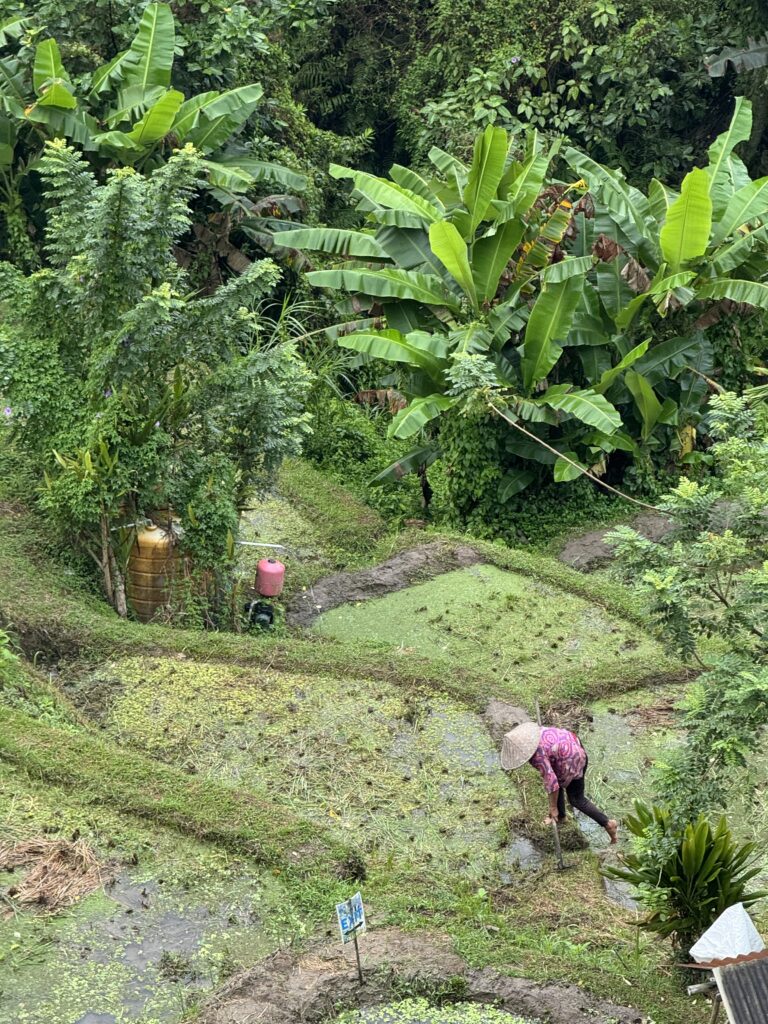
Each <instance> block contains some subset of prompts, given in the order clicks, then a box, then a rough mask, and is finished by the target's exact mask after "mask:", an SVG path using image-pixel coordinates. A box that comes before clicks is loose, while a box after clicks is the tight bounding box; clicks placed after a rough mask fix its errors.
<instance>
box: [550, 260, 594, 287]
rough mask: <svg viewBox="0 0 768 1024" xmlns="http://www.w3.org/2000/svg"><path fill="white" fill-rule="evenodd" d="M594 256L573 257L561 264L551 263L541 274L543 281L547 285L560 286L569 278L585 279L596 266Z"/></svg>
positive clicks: (561, 261)
mask: <svg viewBox="0 0 768 1024" xmlns="http://www.w3.org/2000/svg"><path fill="white" fill-rule="evenodd" d="M594 264H595V261H594V259H593V258H592V256H573V257H568V258H566V259H564V260H560V262H559V263H551V264H550V265H549V266H548V267H546V268H545V269H544V270H542V272H541V280H542V281H544V282H545V283H546V284H559V283H560V281H567V280H568V278H569V277H584V275H585V274H588V273H589V271H590V270H591V269H592V267H593V266H594Z"/></svg>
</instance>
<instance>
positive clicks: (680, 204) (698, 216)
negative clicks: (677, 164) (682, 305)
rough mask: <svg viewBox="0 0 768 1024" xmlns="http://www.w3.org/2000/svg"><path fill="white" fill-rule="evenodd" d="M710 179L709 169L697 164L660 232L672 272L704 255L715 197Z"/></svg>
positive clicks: (662, 248) (687, 177) (684, 183)
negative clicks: (706, 169)
mask: <svg viewBox="0 0 768 1024" xmlns="http://www.w3.org/2000/svg"><path fill="white" fill-rule="evenodd" d="M709 186H710V178H709V175H708V174H707V172H706V171H705V170H702V168H700V167H695V168H694V169H693V170H692V171H691V172H690V173H689V174H686V176H685V178H683V184H682V186H681V188H680V198H679V199H678V200H677V202H675V203H673V204H672V206H670V208H669V210H668V211H667V219H666V222H665V224H664V227H663V228H662V229H661V232H660V234H659V240H660V242H661V251H662V254H663V256H664V259H665V260H666V261H667V263H668V264H669V268H670V270H671V271H672V273H675V274H676V273H677V272H678V271H680V270H681V269H682V267H683V265H684V264H685V263H688V262H689V261H691V260H695V259H697V258H698V257H700V256H703V255H704V253H705V252H706V251H707V245H708V243H709V236H710V234H711V232H712V199H711V197H710V194H709Z"/></svg>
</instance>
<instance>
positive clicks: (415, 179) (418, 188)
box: [389, 164, 445, 211]
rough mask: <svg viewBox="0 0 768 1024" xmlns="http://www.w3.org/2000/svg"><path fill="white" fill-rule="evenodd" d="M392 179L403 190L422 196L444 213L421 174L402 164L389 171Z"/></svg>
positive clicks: (443, 208)
mask: <svg viewBox="0 0 768 1024" xmlns="http://www.w3.org/2000/svg"><path fill="white" fill-rule="evenodd" d="M389 176H390V178H391V179H392V180H393V181H394V182H396V183H397V184H398V185H401V186H402V187H403V188H407V189H409V191H411V192H413V193H415V195H417V196H421V198H422V199H425V200H426V201H427V202H428V203H431V204H432V205H433V206H436V207H437V209H438V210H440V211H444V210H445V207H444V205H443V203H442V202H441V201H440V199H439V198H438V196H436V195H435V192H434V190H433V189H432V188H430V185H429V182H428V181H425V179H424V178H422V176H421V175H420V174H417V173H416V171H412V170H411V169H410V168H409V167H402V166H401V165H400V164H393V165H392V167H390V169H389Z"/></svg>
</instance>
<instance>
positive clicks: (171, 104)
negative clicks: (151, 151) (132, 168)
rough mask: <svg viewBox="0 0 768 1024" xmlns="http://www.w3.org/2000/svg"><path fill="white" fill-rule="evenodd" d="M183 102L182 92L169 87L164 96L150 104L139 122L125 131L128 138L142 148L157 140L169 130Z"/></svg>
mask: <svg viewBox="0 0 768 1024" xmlns="http://www.w3.org/2000/svg"><path fill="white" fill-rule="evenodd" d="M183 102H184V94H183V93H180V92H177V91H176V90H175V89H169V90H168V92H167V93H166V94H165V95H164V96H161V97H160V99H158V100H157V101H156V102H155V103H153V104H152V106H151V107H150V108H149V110H148V111H147V112H146V114H144V116H143V117H142V119H141V120H140V121H139V123H138V124H136V125H135V126H134V127H133V128H132V130H131V131H130V132H128V133H127V134H128V138H129V139H130V140H131V142H135V143H136V144H137V145H138V146H140V147H141V148H142V149H146V148H147V147H149V146H152V145H154V143H156V142H159V141H160V139H163V138H165V136H166V135H167V134H168V132H169V131H170V130H171V125H172V124H173V120H174V118H175V117H176V114H177V112H178V109H179V107H180V106H181V104H182V103H183Z"/></svg>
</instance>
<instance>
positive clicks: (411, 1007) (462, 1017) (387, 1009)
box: [337, 999, 526, 1024]
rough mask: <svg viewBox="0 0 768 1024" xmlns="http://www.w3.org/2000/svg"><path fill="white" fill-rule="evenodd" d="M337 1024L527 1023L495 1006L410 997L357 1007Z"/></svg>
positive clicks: (343, 1015) (343, 1016) (345, 1014)
mask: <svg viewBox="0 0 768 1024" xmlns="http://www.w3.org/2000/svg"><path fill="white" fill-rule="evenodd" d="M337 1024H526V1021H524V1020H523V1018H522V1017H513V1016H512V1014H511V1013H505V1012H504V1011H503V1010H494V1009H493V1007H491V1006H477V1005H472V1004H470V1003H464V1004H462V1005H461V1006H440V1007H436V1006H430V1004H429V1003H428V1002H427V1000H426V999H406V1000H404V1001H402V1002H400V1003H392V1004H391V1005H390V1006H380V1007H377V1008H376V1009H373V1010H353V1011H352V1013H344V1014H342V1015H341V1017H339V1018H338V1019H337Z"/></svg>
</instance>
